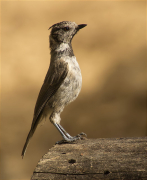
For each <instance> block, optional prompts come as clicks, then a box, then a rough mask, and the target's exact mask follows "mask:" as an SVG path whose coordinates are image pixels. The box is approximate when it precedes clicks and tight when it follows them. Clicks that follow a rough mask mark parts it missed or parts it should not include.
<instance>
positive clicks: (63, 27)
mask: <svg viewBox="0 0 147 180" xmlns="http://www.w3.org/2000/svg"><path fill="white" fill-rule="evenodd" d="M85 26H86V24H80V25H77V24H76V23H75V22H71V21H62V22H60V23H57V24H54V25H52V26H51V27H50V28H49V29H51V33H50V47H51V48H52V46H55V45H57V44H61V43H66V44H69V43H71V40H72V38H73V37H74V35H75V34H76V33H77V32H78V31H79V30H80V29H82V28H83V27H85Z"/></svg>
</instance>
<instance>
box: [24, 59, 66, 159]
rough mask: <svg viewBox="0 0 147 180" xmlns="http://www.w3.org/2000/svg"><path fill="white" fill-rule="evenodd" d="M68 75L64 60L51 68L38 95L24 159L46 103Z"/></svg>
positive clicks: (25, 146) (25, 145)
mask: <svg viewBox="0 0 147 180" xmlns="http://www.w3.org/2000/svg"><path fill="white" fill-rule="evenodd" d="M67 73H68V64H67V63H66V62H64V61H63V60H62V59H61V60H58V62H55V63H53V64H52V65H51V66H50V68H49V70H48V72H47V75H46V78H45V80H44V83H43V85H42V87H41V90H40V92H39V95H38V99H37V102H36V106H35V110H34V117H33V122H32V125H31V129H30V132H29V134H28V136H27V139H26V142H25V144H24V147H23V150H22V154H21V155H22V157H23V156H24V154H25V152H26V148H27V146H28V143H29V140H30V138H31V137H32V136H33V134H34V132H35V130H36V128H37V125H38V124H39V120H40V117H41V115H42V112H43V109H44V107H45V105H46V103H47V102H48V101H49V99H50V98H51V97H52V96H53V95H54V94H55V93H56V92H57V90H58V88H59V87H60V85H61V84H62V82H63V81H64V79H65V78H66V76H67Z"/></svg>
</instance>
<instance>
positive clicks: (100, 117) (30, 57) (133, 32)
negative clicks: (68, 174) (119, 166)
mask: <svg viewBox="0 0 147 180" xmlns="http://www.w3.org/2000/svg"><path fill="white" fill-rule="evenodd" d="M63 20H70V21H75V22H76V23H77V24H81V23H84V24H85V23H86V24H88V25H87V27H85V28H84V29H82V30H81V31H79V32H78V34H77V35H76V36H75V37H74V39H73V42H72V45H73V49H74V53H75V55H76V57H77V60H78V62H79V64H80V67H81V71H82V75H83V86H82V91H81V93H80V95H79V97H78V99H77V100H76V101H74V102H73V103H72V104H70V105H69V106H68V107H66V108H65V110H64V112H63V113H62V116H61V117H62V121H61V124H62V125H63V127H64V128H65V129H66V130H67V131H68V132H69V134H71V135H76V134H78V133H80V132H85V133H86V134H87V135H88V138H117V137H137V136H145V135H147V134H146V103H145V102H146V94H145V93H146V86H145V85H146V82H145V75H146V1H93V2H88V1H87V2H86V1H85V2H82V1H75V2H74V1H72V2H69V1H50V2H49V1H42V2H41V1H34V2H33V1H29V2H27V1H26V2H21V1H13V2H11V1H7V2H4V1H3V2H1V67H2V69H1V75H2V76H1V80H2V83H1V85H2V86H1V87H2V92H1V158H0V159H1V167H0V170H1V172H0V175H1V180H27V179H30V177H31V175H32V173H33V170H34V168H35V166H36V164H37V162H38V161H39V159H40V158H41V157H42V156H43V155H44V154H45V153H46V152H47V151H48V149H49V148H51V147H52V146H53V145H54V144H55V142H56V141H58V140H61V139H62V137H61V135H60V134H59V132H58V131H57V130H56V129H55V127H54V126H53V125H52V124H51V123H50V122H49V121H48V120H47V121H46V122H45V125H44V126H41V127H38V128H37V131H36V132H35V134H34V136H33V138H32V139H31V142H30V144H29V147H28V149H27V152H26V155H25V157H24V159H23V160H22V158H21V151H22V148H23V145H24V143H25V140H26V137H27V134H28V132H29V130H30V126H31V122H32V117H33V110H34V106H35V102H36V99H37V96H38V93H39V90H40V87H41V85H42V83H43V80H44V77H45V75H46V72H47V70H48V66H49V62H50V51H49V42H48V40H49V38H48V36H49V33H50V31H48V28H49V27H50V26H51V25H53V24H55V23H57V22H60V21H63Z"/></svg>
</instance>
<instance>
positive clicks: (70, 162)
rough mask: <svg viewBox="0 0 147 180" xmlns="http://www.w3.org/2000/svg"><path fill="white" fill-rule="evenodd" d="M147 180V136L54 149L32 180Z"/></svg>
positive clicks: (44, 159) (88, 142) (95, 140)
mask: <svg viewBox="0 0 147 180" xmlns="http://www.w3.org/2000/svg"><path fill="white" fill-rule="evenodd" d="M42 179H44V180H49V179H59V180H60V179H87V180H90V179H128V180H131V179H139V180H140V179H147V137H138V138H115V139H114V138H112V139H84V140H79V141H76V142H74V143H72V144H60V145H55V146H54V147H52V148H51V149H50V150H49V152H48V153H47V154H45V155H44V156H43V158H42V159H40V161H39V163H38V164H37V166H36V168H35V170H34V173H33V176H32V178H31V180H42Z"/></svg>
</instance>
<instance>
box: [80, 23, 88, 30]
mask: <svg viewBox="0 0 147 180" xmlns="http://www.w3.org/2000/svg"><path fill="white" fill-rule="evenodd" d="M85 26H87V24H79V25H78V30H79V29H82V28H84V27H85Z"/></svg>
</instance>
